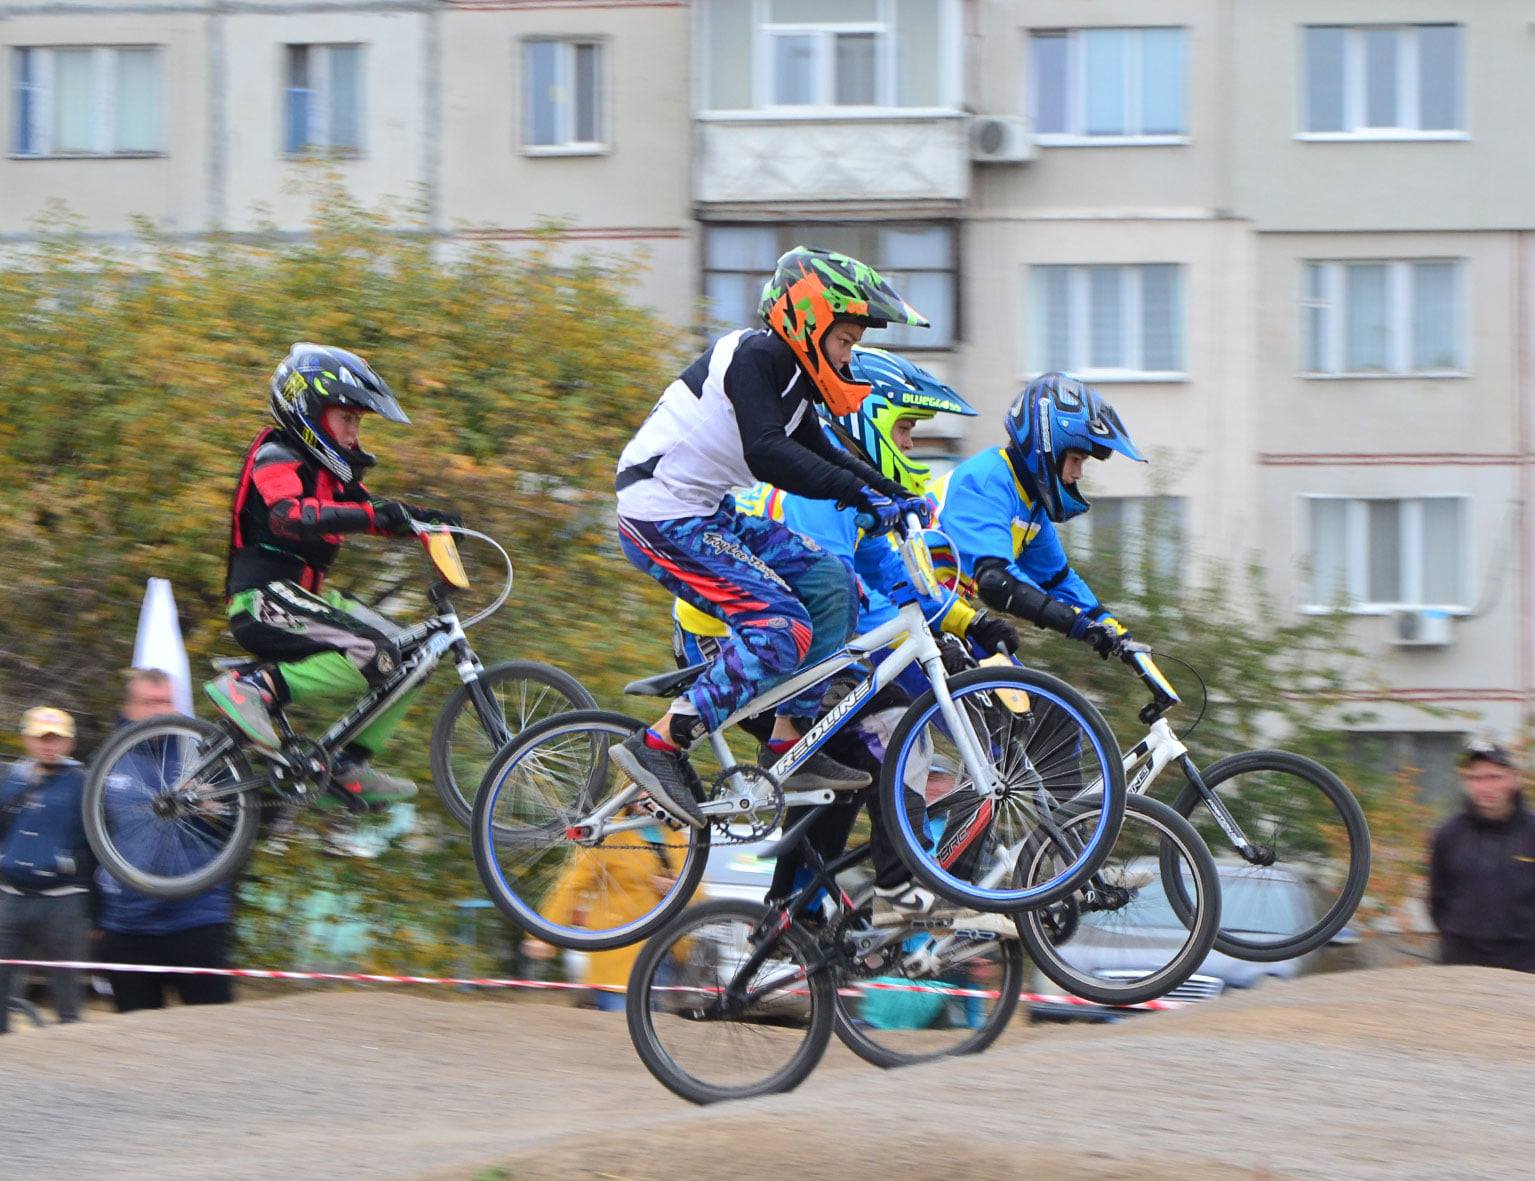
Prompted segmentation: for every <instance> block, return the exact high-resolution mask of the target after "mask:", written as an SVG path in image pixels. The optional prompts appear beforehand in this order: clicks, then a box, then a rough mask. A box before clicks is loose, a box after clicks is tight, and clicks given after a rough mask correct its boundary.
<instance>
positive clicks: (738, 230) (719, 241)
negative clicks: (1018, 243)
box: [704, 222, 958, 349]
mask: <svg viewBox="0 0 1535 1181" xmlns="http://www.w3.org/2000/svg"><path fill="white" fill-rule="evenodd" d="M798 245H806V246H815V247H818V248H821V249H826V250H840V251H842V252H843V253H846V254H850V255H852V256H853V257H854V258H857V259H861V260H862V261H864V262H866V263H868V264H869V265H870V266H872V267H874V268H875V269H876V270H878V271H879V272H880V274H882V275H884V276H885V278H886V279H888V280H889V281H890V284H891V286H893V287H894V288H895V289H896V290H897V291H898V292H900V293H901V295H902V296H903V297H904V298H905V299H906V301H907V302H908V303H910V304H911V305H912V307H914V308H916V309H917V310H918V311H920V312H921V313H922V314H923V315H924V316H926V317H927V318H928V319H929V320H931V321H932V323H933V326H932V327H931V328H913V327H910V326H909V325H904V324H903V325H893V326H891V327H889V328H882V329H879V330H877V331H871V332H869V333H868V334H867V335H866V336H865V337H864V339H865V340H866V341H867V342H868V343H869V344H877V345H880V346H882V347H886V348H902V349H905V348H916V349H923V348H930V349H945V348H948V347H950V346H951V345H952V344H953V343H954V340H955V337H956V303H957V301H956V291H957V289H958V281H957V278H956V274H955V271H956V263H955V245H954V228H953V227H952V226H948V225H933V224H925V223H921V222H911V223H905V224H903V223H899V222H897V223H883V224H878V225H872V224H851V225H849V224H843V225H838V224H833V223H825V222H813V223H810V224H804V225H751V226H747V225H741V226H722V225H720V226H709V227H707V228H706V229H705V231H704V295H705V297H706V298H707V300H708V305H709V307H708V316H709V319H710V321H712V322H713V324H714V325H715V326H716V327H721V326H723V327H725V328H739V327H741V326H742V325H746V324H755V323H757V322H758V321H757V298H758V296H759V295H760V294H761V292H762V284H763V282H764V281H765V280H766V279H767V277H768V276H769V275H771V274H772V273H773V266H774V264H775V263H776V262H777V261H778V256H779V255H781V254H782V253H783V252H784V251H786V250H788V249H790V248H791V247H793V246H798Z"/></svg>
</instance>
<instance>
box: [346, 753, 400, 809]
mask: <svg viewBox="0 0 1535 1181" xmlns="http://www.w3.org/2000/svg"><path fill="white" fill-rule="evenodd" d="M331 778H332V779H334V780H335V782H336V786H337V787H339V788H340V789H341V790H342V791H344V792H345V793H346V794H347V795H349V796H355V797H357V798H358V799H360V800H362V801H363V802H364V803H366V804H398V803H400V802H401V801H402V800H408V799H411V798H413V797H414V796H415V794H416V785H415V784H414V783H412V782H411V781H410V780H409V779H402V778H401V777H400V776H398V775H389V774H386V773H385V772H383V771H380V770H378V769H376V768H375V767H374V766H373V764H372V763H342V764H341V765H340V766H338V767H337V768H336V769H335V771H334V772H332V774H331Z"/></svg>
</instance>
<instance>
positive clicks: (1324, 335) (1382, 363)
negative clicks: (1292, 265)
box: [1301, 259, 1466, 376]
mask: <svg viewBox="0 0 1535 1181" xmlns="http://www.w3.org/2000/svg"><path fill="white" fill-rule="evenodd" d="M1461 267H1462V264H1461V263H1460V262H1459V260H1456V259H1417V260H1411V261H1383V260H1369V261H1358V262H1352V261H1351V262H1308V263H1307V264H1306V271H1305V279H1304V282H1305V288H1304V292H1303V295H1302V297H1301V340H1302V350H1303V359H1302V371H1303V372H1305V373H1310V374H1317V375H1327V376H1351V375H1358V374H1362V375H1368V374H1396V375H1404V376H1406V375H1422V374H1445V373H1462V372H1464V371H1465V368H1466V359H1465V345H1464V340H1465V332H1464V329H1463V326H1462V321H1463V316H1462V311H1461V304H1462V295H1461V292H1462V289H1463V284H1462V282H1461Z"/></svg>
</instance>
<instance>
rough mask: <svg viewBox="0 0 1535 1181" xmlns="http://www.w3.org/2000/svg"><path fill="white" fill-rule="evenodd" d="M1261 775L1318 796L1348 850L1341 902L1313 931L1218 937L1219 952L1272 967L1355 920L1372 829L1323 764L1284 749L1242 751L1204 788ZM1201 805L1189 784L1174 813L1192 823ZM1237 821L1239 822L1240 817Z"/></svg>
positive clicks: (1179, 900) (1210, 774) (1215, 767)
mask: <svg viewBox="0 0 1535 1181" xmlns="http://www.w3.org/2000/svg"><path fill="white" fill-rule="evenodd" d="M1260 771H1272V772H1277V773H1279V774H1283V775H1289V776H1294V777H1296V778H1298V779H1300V780H1302V781H1304V782H1305V783H1307V784H1309V785H1311V786H1312V787H1314V788H1316V789H1317V790H1318V791H1320V792H1321V793H1322V795H1323V796H1325V797H1326V799H1327V801H1328V802H1329V803H1330V804H1331V805H1332V807H1333V808H1334V809H1335V810H1336V812H1337V815H1338V817H1339V818H1340V819H1341V820H1342V822H1343V829H1344V832H1345V833H1346V834H1347V839H1348V846H1349V864H1348V869H1347V871H1346V874H1345V876H1344V882H1343V887H1342V889H1341V890H1340V891H1339V893H1338V896H1337V899H1336V900H1335V901H1334V902H1333V903H1332V904H1331V905H1330V906H1329V907H1327V909H1326V910H1325V911H1324V912H1323V914H1322V916H1321V917H1320V918H1319V919H1318V920H1317V921H1316V922H1315V923H1313V924H1312V925H1311V926H1309V927H1306V928H1305V929H1303V930H1301V931H1299V932H1297V933H1296V934H1294V935H1292V936H1291V937H1290V938H1289V939H1284V940H1256V939H1248V938H1244V937H1243V936H1242V935H1241V934H1239V933H1238V932H1237V931H1235V930H1228V929H1226V928H1224V927H1223V928H1222V929H1221V930H1220V931H1219V933H1217V935H1216V937H1215V949H1216V950H1217V951H1219V952H1222V953H1224V954H1226V955H1229V956H1232V957H1233V958H1235V959H1239V960H1246V961H1248V962H1249V963H1256V964H1272V963H1277V962H1278V961H1280V960H1288V959H1293V958H1295V957H1296V956H1301V955H1305V954H1306V953H1307V952H1309V951H1315V950H1316V949H1317V948H1319V947H1321V946H1322V945H1323V944H1324V943H1326V942H1327V941H1328V940H1329V939H1331V938H1332V937H1333V936H1334V935H1336V934H1337V933H1338V932H1339V931H1341V930H1342V929H1343V927H1344V926H1345V924H1347V923H1348V921H1349V919H1351V918H1353V917H1354V911H1355V910H1356V909H1357V908H1358V906H1359V900H1360V899H1361V898H1363V897H1364V891H1365V887H1366V885H1368V884H1369V880H1370V855H1371V852H1370V825H1369V822H1368V821H1367V820H1366V819H1365V815H1364V809H1363V808H1361V807H1360V806H1359V801H1358V800H1356V799H1355V798H1354V793H1353V792H1351V791H1349V789H1348V787H1347V786H1346V785H1345V784H1344V783H1343V781H1342V780H1341V779H1339V778H1338V777H1337V776H1336V775H1334V774H1333V773H1332V772H1331V771H1329V770H1328V769H1327V768H1326V767H1324V766H1323V765H1322V764H1321V763H1319V762H1317V761H1316V760H1315V759H1310V758H1307V757H1306V756H1305V755H1298V754H1293V753H1291V752H1290V751H1282V750H1250V751H1243V752H1242V753H1240V754H1234V755H1228V756H1227V757H1226V758H1224V759H1221V760H1220V761H1219V762H1216V763H1213V764H1211V766H1210V767H1209V769H1208V770H1206V771H1204V772H1203V778H1204V781H1205V786H1207V787H1208V788H1210V789H1211V790H1212V791H1215V790H1217V789H1218V788H1219V787H1220V785H1221V784H1223V783H1225V782H1227V781H1228V780H1230V779H1232V778H1234V777H1235V776H1238V775H1248V774H1252V773H1254V772H1260ZM1203 802H1204V801H1203V797H1202V796H1201V795H1200V793H1199V790H1198V789H1197V788H1196V787H1194V785H1193V784H1186V785H1185V786H1184V788H1183V790H1182V791H1181V792H1180V793H1179V794H1178V798H1177V799H1176V800H1174V801H1173V810H1174V811H1176V812H1177V813H1178V814H1179V815H1180V816H1183V817H1184V818H1186V819H1189V818H1192V817H1193V815H1194V812H1195V810H1196V809H1197V808H1199V807H1200V805H1201V804H1202V803H1203ZM1237 819H1238V821H1239V822H1240V820H1241V817H1240V816H1238V818H1237ZM1247 836H1248V839H1249V840H1253V839H1256V834H1253V833H1248V834H1247ZM1223 839H1224V838H1223ZM1168 897H1169V901H1171V902H1172V904H1173V906H1174V908H1175V909H1177V908H1178V907H1180V906H1186V905H1187V899H1186V897H1183V896H1182V895H1181V893H1180V892H1179V891H1177V890H1170V891H1169V892H1168Z"/></svg>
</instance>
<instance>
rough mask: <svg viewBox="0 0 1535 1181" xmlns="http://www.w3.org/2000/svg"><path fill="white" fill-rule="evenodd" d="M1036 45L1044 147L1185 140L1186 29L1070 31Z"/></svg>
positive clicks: (1038, 125)
mask: <svg viewBox="0 0 1535 1181" xmlns="http://www.w3.org/2000/svg"><path fill="white" fill-rule="evenodd" d="M1031 40H1032V42H1033V47H1034V99H1033V111H1032V114H1033V116H1034V131H1035V134H1037V135H1039V136H1040V137H1041V141H1042V142H1043V143H1046V144H1048V143H1050V142H1052V140H1054V141H1055V142H1057V143H1063V142H1072V141H1075V140H1080V139H1087V140H1102V139H1106V138H1113V139H1123V138H1133V139H1145V138H1148V137H1160V136H1177V137H1182V136H1184V135H1186V134H1187V132H1188V116H1187V113H1186V110H1185V107H1186V102H1185V89H1186V87H1187V78H1186V74H1187V68H1186V61H1185V51H1184V31H1183V30H1182V29H1069V30H1063V31H1048V32H1037V33H1035V34H1034V35H1033V37H1032V38H1031Z"/></svg>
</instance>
